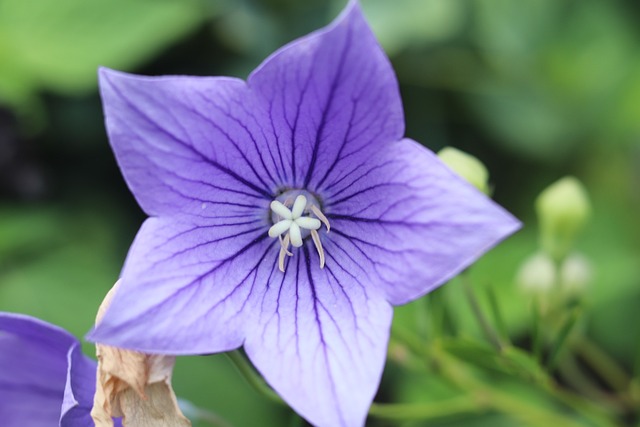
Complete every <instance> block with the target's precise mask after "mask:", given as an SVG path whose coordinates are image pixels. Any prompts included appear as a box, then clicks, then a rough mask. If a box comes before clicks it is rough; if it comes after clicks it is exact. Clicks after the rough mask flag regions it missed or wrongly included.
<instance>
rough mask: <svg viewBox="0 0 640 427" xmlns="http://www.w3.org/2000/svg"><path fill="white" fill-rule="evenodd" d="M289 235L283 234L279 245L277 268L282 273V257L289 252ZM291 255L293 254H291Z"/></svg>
mask: <svg viewBox="0 0 640 427" xmlns="http://www.w3.org/2000/svg"><path fill="white" fill-rule="evenodd" d="M288 248H289V235H288V234H287V235H286V236H284V242H283V243H282V246H281V247H280V254H279V255H278V268H279V269H280V271H282V272H283V273H284V258H285V256H286V255H287V253H289V249H288ZM291 255H293V254H291Z"/></svg>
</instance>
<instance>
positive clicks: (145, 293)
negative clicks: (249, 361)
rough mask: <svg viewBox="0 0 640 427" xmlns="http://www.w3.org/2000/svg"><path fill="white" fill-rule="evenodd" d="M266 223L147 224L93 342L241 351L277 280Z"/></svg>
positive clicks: (152, 349)
mask: <svg viewBox="0 0 640 427" xmlns="http://www.w3.org/2000/svg"><path fill="white" fill-rule="evenodd" d="M261 213H262V212H257V213H256V215H259V214H261ZM263 216H264V215H263ZM266 221H267V220H266V218H260V217H257V218H253V220H252V221H246V220H245V221H240V220H235V222H230V223H228V224H227V225H220V224H218V225H216V226H201V225H194V224H191V223H184V222H177V221H176V220H173V219H165V218H150V219H148V220H147V221H146V222H145V223H144V225H143V226H142V228H141V230H140V232H139V233H138V236H137V237H136V240H135V242H134V244H133V246H132V248H131V250H130V252H129V256H128V258H127V262H126V265H125V268H124V270H123V273H122V282H121V284H120V287H119V288H118V291H117V293H116V295H115V296H114V299H113V301H112V303H111V305H110V307H109V309H108V310H107V313H106V315H105V317H104V319H103V320H102V322H101V323H100V325H99V326H98V327H97V328H96V329H95V330H94V332H93V333H92V334H90V338H91V339H92V340H96V341H99V342H102V343H105V344H111V345H117V346H120V347H125V348H132V349H136V350H139V351H144V352H146V353H171V354H194V353H195V354H197V353H212V352H219V351H226V350H230V349H233V348H237V347H239V346H240V345H242V341H243V339H244V334H245V329H246V325H247V322H248V321H250V319H251V316H252V313H253V311H254V310H253V304H254V300H255V299H256V298H257V297H258V296H259V294H260V293H263V292H264V290H265V286H266V284H267V283H268V281H269V277H271V276H272V275H274V269H275V265H276V262H275V260H276V257H277V254H278V249H277V248H278V246H277V245H279V243H278V241H277V239H270V238H269V237H268V236H267V230H268V226H267V225H266ZM265 260H266V262H264V261H265Z"/></svg>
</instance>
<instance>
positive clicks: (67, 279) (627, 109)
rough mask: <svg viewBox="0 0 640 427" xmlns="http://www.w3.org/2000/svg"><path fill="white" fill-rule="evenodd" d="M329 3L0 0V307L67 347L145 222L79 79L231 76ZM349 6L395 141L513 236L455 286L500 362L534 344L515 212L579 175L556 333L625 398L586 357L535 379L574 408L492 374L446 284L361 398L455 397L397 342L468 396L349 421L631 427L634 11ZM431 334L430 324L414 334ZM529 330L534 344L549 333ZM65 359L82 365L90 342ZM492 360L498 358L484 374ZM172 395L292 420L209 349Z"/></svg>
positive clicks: (637, 268)
mask: <svg viewBox="0 0 640 427" xmlns="http://www.w3.org/2000/svg"><path fill="white" fill-rule="evenodd" d="M344 3H345V0H332V1H327V0H324V1H322V0H306V1H299V0H234V1H232V0H92V1H86V0H57V1H55V2H54V1H50V0H0V310H3V311H16V312H23V313H27V314H31V315H34V316H38V317H41V318H43V319H45V320H48V321H50V322H53V323H56V324H58V325H61V326H63V327H65V328H67V329H68V330H70V331H71V332H73V333H74V334H76V335H77V336H80V337H81V336H83V335H84V334H85V333H86V332H87V331H88V329H89V328H90V327H91V325H92V323H93V318H94V314H95V311H96V307H97V306H98V304H99V303H100V301H101V299H102V297H103V296H104V294H105V293H106V291H107V290H108V289H109V288H110V287H111V285H112V284H113V283H114V282H115V280H116V279H117V277H118V274H119V270H120V267H121V265H122V263H123V260H124V257H125V255H126V252H127V249H128V246H129V244H130V243H131V241H132V239H133V237H134V235H135V232H136V231H137V228H138V227H139V225H140V224H141V222H142V221H143V219H144V215H143V213H142V212H141V211H140V209H139V208H138V207H137V205H136V203H135V201H134V200H133V197H132V196H131V195H130V193H129V192H128V190H127V188H126V185H125V183H124V181H123V179H122V178H121V176H120V173H119V171H118V169H117V166H116V163H115V160H114V158H113V155H112V153H111V151H110V148H109V145H108V141H107V139H106V134H105V130H104V125H103V116H102V111H101V106H100V99H99V96H98V93H97V81H96V69H97V67H98V66H100V65H103V66H108V67H112V68H116V69H120V70H126V71H131V72H136V73H140V74H149V75H161V74H190V75H232V76H238V77H243V78H245V77H246V76H247V75H248V73H249V72H250V71H251V70H252V69H253V68H254V67H256V66H257V65H258V64H259V63H260V62H261V61H262V60H263V59H264V58H265V57H266V56H267V55H268V54H269V53H270V52H272V51H273V50H275V49H277V48H278V47H279V46H281V45H282V44H284V43H286V42H288V41H291V40H292V39H294V38H296V37H299V36H301V35H304V34H306V33H308V32H310V31H312V30H314V29H317V28H319V27H321V26H323V25H325V24H327V23H328V22H329V21H330V20H331V19H332V18H333V17H334V16H336V14H337V13H338V12H339V11H340V9H341V8H342V7H343V6H344ZM362 5H363V8H364V11H365V14H366V15H367V17H368V18H369V20H370V23H371V26H372V27H373V30H374V32H375V33H376V35H377V36H378V37H379V39H380V42H381V44H382V45H383V47H384V48H385V50H386V51H387V53H388V55H389V56H390V58H391V60H392V62H393V65H394V68H395V70H396V72H397V75H398V78H399V81H400V85H401V91H402V95H403V99H404V106H405V113H406V120H407V131H406V133H407V136H409V137H411V138H413V139H416V140H418V141H421V142H422V143H423V144H425V145H426V146H427V147H429V148H431V149H432V150H434V151H437V150H439V149H440V148H442V147H444V146H447V145H449V146H454V147H457V148H459V149H462V150H464V151H466V152H468V153H471V154H473V155H474V156H476V157H477V158H479V159H480V160H481V161H482V162H484V163H485V165H486V166H487V167H488V169H489V172H490V175H491V178H490V179H491V183H492V185H493V188H494V193H493V195H494V198H495V199H496V200H497V201H498V202H499V203H500V204H502V205H503V206H505V207H506V208H507V209H508V210H510V211H511V212H513V213H514V214H515V215H516V216H517V217H519V218H520V219H521V220H522V221H523V222H524V228H523V230H522V231H521V232H519V233H518V234H517V235H515V236H514V237H512V238H510V239H509V240H507V241H506V242H505V243H503V244H502V245H500V246H499V247H497V248H496V249H495V250H493V251H491V252H490V253H489V254H488V255H486V256H485V257H484V258H483V259H482V260H481V261H480V262H479V263H478V264H477V265H476V266H474V268H473V269H472V271H471V272H470V277H471V280H472V281H473V283H474V287H476V288H477V289H478V290H479V294H480V298H479V299H480V304H481V308H484V309H487V304H488V302H490V299H489V300H488V299H487V298H486V297H485V296H484V290H485V288H487V289H488V288H490V289H493V290H494V293H495V295H496V299H497V303H498V305H499V306H500V309H501V311H502V314H503V316H504V320H503V323H504V325H505V326H504V329H506V330H507V333H508V335H509V337H510V338H511V340H513V342H514V343H515V348H522V349H524V350H526V351H529V350H530V349H531V345H532V344H531V342H532V340H533V338H532V336H533V335H532V334H533V332H532V326H531V325H532V314H531V313H532V311H531V307H530V305H531V304H530V303H531V297H530V295H525V294H523V293H522V291H521V290H519V288H518V287H517V286H516V284H515V280H514V278H515V276H516V274H517V271H518V269H519V267H520V265H521V264H522V263H523V261H524V260H525V259H526V258H527V257H529V256H530V255H531V254H532V253H534V252H536V250H537V248H538V234H537V233H538V226H537V220H536V216H535V211H534V200H535V198H536V197H537V195H538V194H539V193H540V192H541V191H542V190H543V189H544V188H545V187H547V186H548V185H549V184H551V183H552V182H554V181H556V180H557V179H559V178H561V177H563V176H565V175H573V176H576V177H577V178H578V179H580V180H581V181H582V182H583V184H584V185H585V187H586V189H587V192H588V194H589V197H590V199H591V203H592V214H591V217H590V221H589V223H588V224H587V226H586V227H585V229H584V231H583V232H582V234H581V235H580V237H579V239H578V240H577V241H576V242H575V248H576V250H579V252H580V253H582V254H583V255H584V256H585V257H586V258H587V259H588V260H589V262H590V263H591V270H592V280H591V281H590V283H589V285H588V287H587V288H586V289H585V290H584V293H583V294H581V295H580V296H579V298H578V299H579V305H580V307H581V311H580V316H579V318H578V319H577V322H576V325H575V328H574V329H575V330H577V331H578V332H575V330H572V332H571V333H572V334H573V335H575V334H578V335H580V336H582V337H588V339H589V341H588V342H589V343H590V344H589V345H595V346H597V348H598V349H599V350H598V351H602V352H604V353H606V357H607V358H608V359H605V360H604V363H600V365H601V366H602V365H604V366H605V368H606V367H607V366H609V365H611V363H608V362H613V361H615V369H617V370H618V372H617V374H619V375H618V377H621V376H622V377H624V378H621V379H620V381H619V382H624V384H619V385H620V387H621V388H624V390H622V391H620V390H616V389H615V378H614V381H607V380H606V377H607V373H606V372H599V371H598V370H597V369H594V367H593V366H591V365H590V364H589V363H588V362H589V360H588V359H589V354H591V355H593V354H594V353H593V352H587V353H585V354H586V355H582V356H580V355H579V354H578V353H576V354H578V356H576V358H575V363H573V364H566V363H561V364H560V365H559V368H558V369H555V370H553V371H552V375H551V376H550V377H551V378H552V380H553V381H555V382H557V384H556V383H554V384H556V385H554V387H559V388H560V389H561V390H567V392H569V393H572V394H571V396H574V395H577V396H579V397H580V399H582V400H580V405H583V406H584V408H586V409H585V410H584V411H581V410H577V409H576V408H577V407H574V406H573V404H574V403H575V401H574V402H573V403H571V402H569V401H566V402H563V398H562V397H561V396H560V397H559V396H558V395H556V394H555V392H549V390H547V389H546V386H544V385H540V383H539V382H536V380H533V379H531V378H528V377H527V375H530V374H531V375H534V376H535V375H537V371H536V369H537V365H536V366H533V365H535V363H533V362H532V363H533V365H532V364H531V363H530V362H531V360H532V359H531V358H529V356H528V355H526V356H522V355H520V354H519V353H518V355H517V357H520V356H522V357H524V358H526V363H525V364H527V367H526V368H522V366H521V367H520V368H517V369H515V373H514V372H504V370H502V371H501V368H502V367H504V361H505V359H504V357H507V356H504V355H498V356H496V355H495V354H494V353H492V351H489V350H487V349H488V348H489V349H490V346H485V344H487V343H486V340H485V339H484V336H483V333H482V332H483V331H482V328H481V327H480V326H479V322H478V320H477V318H476V317H474V316H473V314H472V309H471V307H470V306H469V303H468V301H467V299H466V298H465V296H464V292H463V289H462V284H461V283H459V281H457V280H454V281H453V283H451V284H449V285H448V286H446V287H443V288H441V289H440V290H438V291H436V292H434V293H433V294H432V295H430V296H429V297H427V298H425V299H423V300H421V301H418V302H416V303H412V304H410V305H408V306H405V307H402V308H400V309H398V310H397V316H396V323H395V324H394V339H393V340H392V345H391V349H390V356H391V357H390V359H389V362H388V364H387V368H386V370H385V374H384V378H383V383H382V387H381V390H380V393H379V396H378V398H377V400H379V401H386V402H436V403H437V402H451V401H452V400H451V399H452V398H454V399H455V398H457V397H460V396H461V394H460V391H459V390H458V391H456V388H455V387H452V385H451V384H450V383H451V381H447V380H445V379H443V375H441V369H442V366H440V365H439V366H433V365H434V364H433V363H429V362H428V361H427V363H425V360H422V359H421V358H420V357H416V354H414V353H415V352H413V353H412V350H411V346H410V345H409V344H408V343H409V342H411V341H412V340H414V341H415V339H414V338H416V337H417V338H419V339H418V341H419V342H420V343H422V344H421V345H424V346H425V348H424V351H425V352H426V353H427V354H431V353H433V352H436V350H437V351H441V350H442V349H444V350H442V351H446V352H448V354H453V355H454V356H456V357H457V359H456V361H458V362H460V363H463V365H464V367H463V368H460V369H468V370H469V372H470V375H471V376H473V378H475V379H476V380H477V381H478V384H480V386H478V396H476V397H477V399H479V400H478V402H480V403H478V404H477V405H471V406H470V407H466V406H464V405H461V407H460V410H455V408H454V410H452V411H450V413H446V411H445V413H443V414H435V415H434V416H431V417H423V418H425V419H428V421H412V422H404V421H400V420H395V421H385V420H380V419H377V418H375V417H371V419H370V421H369V423H368V425H372V426H395V425H405V424H406V425H411V426H419V425H431V426H433V425H447V426H452V425H461V426H485V425H486V426H513V425H553V424H549V423H550V422H552V421H553V420H554V418H545V417H544V416H542V415H539V414H538V415H539V416H536V410H539V412H540V413H542V414H559V415H558V416H562V417H565V418H564V419H565V420H573V421H574V422H575V423H577V424H576V425H607V424H605V423H604V421H602V420H603V418H602V417H604V418H606V419H608V420H614V421H612V422H613V423H614V424H611V425H632V426H638V425H640V420H639V419H638V401H639V400H640V391H638V390H639V389H640V386H639V385H638V383H637V382H633V381H631V382H629V381H630V379H631V378H634V376H635V378H638V375H639V374H640V356H639V354H640V352H639V351H638V350H639V346H638V343H639V341H640V310H639V307H640V243H639V242H640V226H639V222H640V221H639V218H640V215H639V213H640V26H638V22H640V4H639V3H638V2H637V1H636V0H627V1H622V0H607V1H603V0H565V1H559V0H394V1H392V0H362ZM548 298H553V297H548ZM443 312H444V313H443ZM436 315H437V316H441V317H438V318H436V320H434V317H435V316H436ZM437 319H444V320H442V322H441V324H440V323H438V321H437ZM556 323H557V322H556ZM425 325H426V326H425ZM434 325H435V326H438V325H439V326H440V327H441V328H440V329H439V330H437V331H436V332H433V329H434V327H435V326H434ZM544 325H545V326H544V327H545V328H548V329H547V330H553V328H554V320H553V319H547V323H546V324H544ZM557 325H559V326H558V328H559V329H562V327H561V326H562V322H560V321H559V323H557ZM423 329H424V330H423ZM544 333H545V332H543V334H544ZM551 335H553V334H551ZM573 335H572V336H573ZM407 337H409V338H408V339H405V338H407ZM551 341H552V342H553V339H551ZM574 341H575V340H574ZM434 343H438V345H437V349H436V348H435V347H436V346H435V344H434ZM578 347H580V346H578ZM572 348H573V347H572ZM85 350H86V352H87V353H88V354H92V352H93V350H92V348H91V346H89V345H86V346H85ZM572 351H573V350H572ZM576 351H577V350H576ZM417 353H418V355H419V354H420V351H418V352H417ZM570 353H571V352H570ZM596 353H597V351H596ZM523 354H524V353H523ZM494 356H495V357H498V358H503V359H500V360H499V361H498V362H499V363H497V365H496V366H493V365H492V364H495V363H494V362H495V360H493V359H495V357H494ZM509 357H510V356H509ZM514 357H516V356H514ZM492 358H493V359H492ZM507 358H508V357H507ZM416 359H418V360H416ZM530 359H531V360H530ZM565 359H567V358H566V357H565V358H564V359H563V360H565ZM584 359H586V360H584ZM456 363H457V362H456ZM436 365H437V364H436ZM567 365H569V366H568V367H567ZM452 369H454V368H452ZM456 369H458V368H455V369H454V370H456ZM576 369H577V370H578V371H580V372H578V373H576V372H575V371H576ZM565 371H566V372H565ZM523 372H525V373H526V374H527V375H523ZM614 374H615V373H614ZM545 375H546V374H545ZM581 376H582V377H584V378H581ZM613 376H614V377H615V375H613ZM603 377H604V378H603ZM581 380H583V381H582V382H581ZM585 381H586V383H585ZM543 382H544V381H543ZM611 383H614V384H611ZM482 384H499V385H500V387H501V389H502V390H503V391H505V392H508V395H509V396H511V397H512V400H513V401H511V403H509V401H508V400H507V401H506V402H505V401H504V400H503V401H502V403H501V405H492V404H489V405H487V404H483V403H482V402H483V401H482V399H483V396H484V394H486V393H485V392H487V390H486V389H485V388H483V386H482ZM174 385H175V388H176V391H177V393H178V395H179V396H180V397H182V398H184V399H187V400H189V401H190V402H192V403H193V404H195V405H197V406H199V407H201V408H205V409H207V410H209V411H212V412H214V413H216V414H218V415H220V416H221V417H223V418H224V419H225V420H227V421H228V423H229V424H230V425H233V426H239V427H244V426H250V427H251V426H267V427H269V426H283V425H289V423H292V424H291V425H295V423H296V422H298V423H299V424H298V425H303V424H302V422H301V421H299V420H297V419H296V418H295V417H293V416H292V415H291V412H290V411H289V410H288V409H286V408H283V407H280V406H278V405H277V404H273V403H270V402H269V401H268V400H266V399H264V397H262V396H260V395H259V394H257V393H256V392H255V391H254V390H253V389H251V388H250V387H249V386H248V385H247V384H246V383H245V382H244V380H243V379H242V377H241V376H240V375H239V374H238V373H237V372H236V370H235V369H234V368H233V366H232V365H231V364H230V363H229V361H228V360H227V359H226V358H225V357H224V356H220V355H219V356H206V357H204V356H201V357H189V358H181V359H180V360H179V361H178V364H177V368H176V372H175V375H174ZM487 393H488V392H487ZM462 397H464V398H465V399H466V398H467V397H465V396H462ZM567 399H569V400H570V399H573V397H570V398H569V397H567ZM497 400H499V399H497ZM497 400H496V401H497ZM461 401H462V400H461ZM454 402H455V401H454ZM474 402H475V401H474ZM523 402H525V403H523ZM523 404H526V405H529V409H527V408H526V407H521V406H519V405H523ZM446 405H447V404H446V403H444V404H443V405H442V406H441V408H444V407H446ZM510 405H511V406H510ZM532 408H533V409H532ZM536 408H537V409H536ZM527 411H531V414H530V415H531V416H529V415H526V414H528V412H527ZM583 412H584V413H583ZM517 413H520V414H525V415H520V416H518V415H514V414H517ZM585 414H587V415H585ZM548 416H551V415H548ZM599 417H600V418H599ZM599 420H600V421H599ZM194 424H196V425H208V424H206V423H205V422H196V423H194ZM557 425H560V424H557ZM563 425H569V424H563Z"/></svg>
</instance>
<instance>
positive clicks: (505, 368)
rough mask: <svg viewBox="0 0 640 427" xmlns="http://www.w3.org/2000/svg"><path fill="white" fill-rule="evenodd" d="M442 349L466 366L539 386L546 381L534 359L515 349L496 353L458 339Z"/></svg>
mask: <svg viewBox="0 0 640 427" xmlns="http://www.w3.org/2000/svg"><path fill="white" fill-rule="evenodd" d="M443 349H444V350H445V351H447V352H449V353H450V354H452V355H454V356H456V357H457V358H459V359H461V360H464V361H465V362H467V363H468V364H470V365H473V366H476V367H479V368H482V369H484V370H488V371H492V372H499V373H503V374H507V375H510V376H514V377H517V378H520V379H525V380H527V381H534V382H537V383H540V384H546V383H547V381H548V380H547V374H546V373H545V371H544V370H543V369H542V368H541V367H540V365H539V364H538V363H537V362H536V361H535V359H534V358H533V357H532V356H531V355H530V354H528V353H526V352H524V351H522V350H520V349H518V348H515V347H507V348H505V349H504V350H503V351H501V352H499V353H498V352H496V350H495V349H494V348H493V347H490V346H489V345H487V344H484V343H480V342H476V341H472V340H468V339H464V338H458V339H451V340H447V341H444V342H443Z"/></svg>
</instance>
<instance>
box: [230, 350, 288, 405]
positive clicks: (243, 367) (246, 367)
mask: <svg viewBox="0 0 640 427" xmlns="http://www.w3.org/2000/svg"><path fill="white" fill-rule="evenodd" d="M225 355H226V356H227V357H228V358H229V360H230V361H231V363H233V366H235V367H236V369H237V370H238V372H240V374H241V375H242V377H243V378H244V379H245V380H246V381H247V383H249V385H250V386H251V387H253V388H254V389H255V390H256V391H257V392H258V393H260V394H261V395H263V396H264V397H266V398H267V399H269V400H270V401H272V402H274V403H277V404H279V405H285V403H284V401H283V400H282V399H281V398H280V396H278V395H277V394H276V393H275V392H274V391H273V390H271V388H270V387H269V386H268V385H267V383H265V382H264V380H263V379H262V377H261V376H260V375H259V374H258V373H257V372H256V371H255V369H253V367H252V366H251V364H250V363H249V362H248V361H247V359H246V358H245V357H244V356H243V355H242V353H241V352H240V351H239V350H234V351H230V352H227V353H225Z"/></svg>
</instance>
